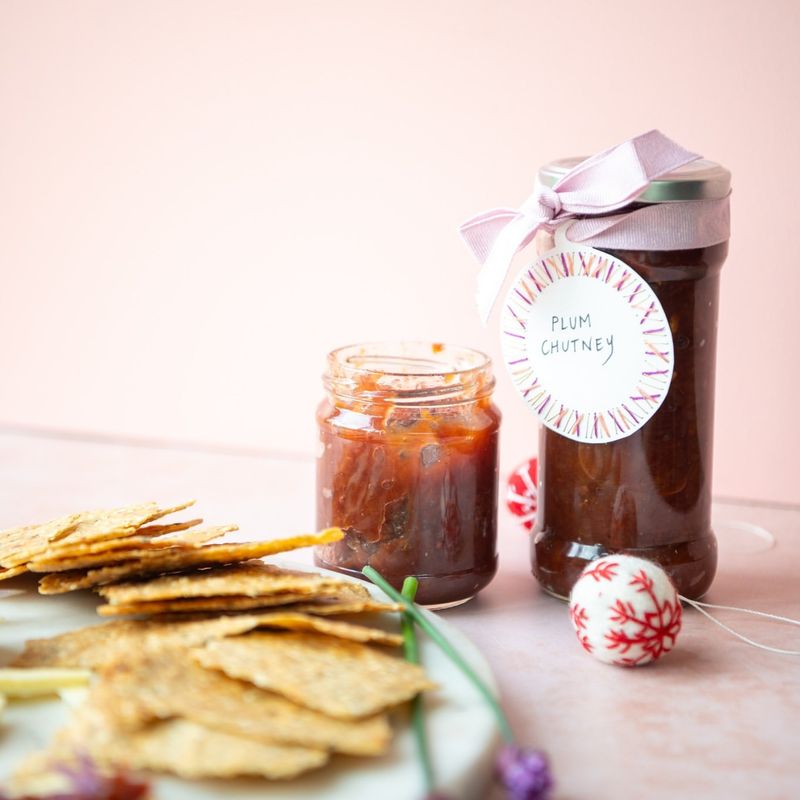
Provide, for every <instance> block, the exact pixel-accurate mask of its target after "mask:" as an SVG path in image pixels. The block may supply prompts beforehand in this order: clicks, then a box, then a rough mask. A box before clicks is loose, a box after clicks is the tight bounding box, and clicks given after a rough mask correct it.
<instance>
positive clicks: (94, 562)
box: [28, 525, 239, 572]
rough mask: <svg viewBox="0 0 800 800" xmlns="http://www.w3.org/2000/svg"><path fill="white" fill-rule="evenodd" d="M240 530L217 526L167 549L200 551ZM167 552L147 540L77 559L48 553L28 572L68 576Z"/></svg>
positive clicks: (177, 538) (179, 538)
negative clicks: (133, 545)
mask: <svg viewBox="0 0 800 800" xmlns="http://www.w3.org/2000/svg"><path fill="white" fill-rule="evenodd" d="M236 530H239V527H238V525H214V526H212V527H210V528H204V529H202V530H195V531H189V532H188V533H183V534H178V533H176V534H172V535H170V536H169V537H165V538H166V539H167V545H166V548H164V549H167V548H174V549H178V550H183V549H187V550H188V549H198V548H199V547H200V546H201V545H203V544H205V543H206V542H208V541H210V540H211V539H218V538H220V537H221V536H225V535H226V534H228V533H231V532H232V531H236ZM135 538H137V537H135V536H131V537H130V539H131V540H132V539H135ZM115 541H125V539H122V540H115ZM164 549H162V548H158V547H156V548H154V547H153V546H152V543H151V541H150V540H149V539H145V540H144V541H143V542H142V544H141V545H140V546H139V547H131V548H124V549H115V550H105V551H102V552H99V553H84V554H83V555H80V554H78V555H75V556H65V555H63V554H62V553H57V554H54V555H51V554H50V552H49V551H48V552H46V553H43V554H41V555H40V556H38V557H37V558H35V559H34V560H32V561H31V562H30V563H29V564H28V569H29V570H30V571H31V572H66V571H68V570H75V569H92V568H95V567H102V566H105V565H108V564H115V563H117V562H127V561H135V560H138V559H140V558H142V557H144V556H149V555H153V554H154V551H155V553H156V554H158V555H161V554H162V553H164Z"/></svg>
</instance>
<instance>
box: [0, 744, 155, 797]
mask: <svg viewBox="0 0 800 800" xmlns="http://www.w3.org/2000/svg"><path fill="white" fill-rule="evenodd" d="M54 768H55V769H56V770H57V771H58V772H60V773H61V774H62V775H64V776H65V777H66V778H68V779H69V781H70V783H71V784H72V788H71V789H70V790H68V791H67V792H66V793H63V792H59V793H58V794H51V795H48V796H47V797H29V796H26V797H23V798H21V800H145V799H146V798H147V797H149V796H150V794H149V791H150V790H149V787H148V785H147V784H146V783H142V782H140V781H138V780H133V779H130V778H128V777H127V776H126V775H125V774H124V773H122V772H115V773H113V774H111V775H105V774H103V772H101V771H100V770H99V769H98V768H97V766H96V765H95V763H94V762H93V761H92V759H91V758H90V757H89V756H87V755H83V754H81V755H78V763H77V764H76V765H75V766H74V767H73V766H67V765H66V764H57V765H54ZM0 800H6V795H4V794H3V793H2V792H0Z"/></svg>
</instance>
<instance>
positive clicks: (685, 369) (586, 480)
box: [531, 159, 730, 598]
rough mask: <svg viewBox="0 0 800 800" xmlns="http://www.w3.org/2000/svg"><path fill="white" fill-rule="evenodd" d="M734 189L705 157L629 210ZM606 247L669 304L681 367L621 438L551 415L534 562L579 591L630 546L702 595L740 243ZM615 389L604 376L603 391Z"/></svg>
mask: <svg viewBox="0 0 800 800" xmlns="http://www.w3.org/2000/svg"><path fill="white" fill-rule="evenodd" d="M577 161H578V159H566V160H563V161H560V162H554V163H553V164H550V165H548V166H547V167H545V168H544V169H543V170H542V171H541V172H540V173H539V180H540V181H541V182H542V183H543V184H544V185H546V186H553V185H554V184H555V183H556V182H557V180H558V179H559V178H560V177H561V176H562V175H563V174H564V173H565V172H566V171H567V170H568V169H570V168H571V167H572V166H574V165H575V163H577ZM729 192H730V173H729V172H728V171H727V170H726V169H724V168H723V167H721V166H720V165H718V164H715V163H713V162H710V161H706V160H700V161H696V162H694V163H692V164H689V165H687V166H684V167H682V168H680V169H678V170H676V171H675V172H673V173H669V174H667V175H665V176H663V177H662V178H659V179H657V180H655V181H653V182H652V183H651V184H650V186H649V187H648V188H647V189H646V190H645V191H644V193H643V194H642V195H640V196H639V197H637V198H636V203H635V204H632V205H631V206H629V207H627V209H622V210H621V211H622V212H623V213H624V212H625V211H626V210H631V209H636V208H641V207H644V206H645V205H646V204H655V203H672V202H680V203H687V204H691V203H697V204H698V205H697V207H698V209H700V206H701V204H702V203H703V201H706V200H711V201H724V200H725V199H726V198H727V196H728V194H729ZM691 209H692V206H691V205H689V206H688V210H689V212H690V213H691ZM616 213H620V212H616ZM699 224H700V223H698V225H699ZM552 247H553V238H552V237H551V236H548V235H545V236H541V237H539V238H538V240H537V248H538V249H539V251H540V253H541V252H544V251H548V250H550V249H551V248H552ZM595 247H596V248H597V250H598V251H599V252H600V253H605V254H607V255H608V256H610V257H612V258H613V259H617V260H618V262H622V267H623V268H629V269H632V271H631V273H630V274H631V276H636V277H635V280H639V279H640V278H641V279H643V281H644V282H645V283H646V287H643V290H647V287H649V290H650V291H651V292H652V294H653V295H654V296H655V298H657V302H655V303H652V305H653V306H658V305H659V304H660V308H659V309H658V310H659V313H661V312H662V310H663V320H664V321H665V323H666V324H667V326H668V331H667V335H668V336H670V337H671V340H670V342H669V345H670V346H669V348H668V349H669V350H670V356H671V357H673V358H674V361H673V363H672V364H671V365H669V364H668V363H667V359H666V358H665V362H664V364H662V365H661V366H662V367H663V371H664V372H665V373H669V375H668V376H667V378H668V383H667V388H666V393H665V396H663V399H661V398H659V399H660V405H659V406H658V408H657V410H655V411H654V413H653V414H652V416H651V417H649V418H648V419H647V420H646V422H645V423H644V424H641V425H638V424H636V423H634V424H632V425H631V432H629V433H626V434H625V435H622V436H620V437H618V438H616V439H615V440H613V441H606V442H598V443H595V442H587V441H579V440H576V439H575V438H569V437H568V436H566V435H563V434H562V432H559V431H557V430H553V429H552V427H547V426H546V425H542V426H541V429H540V440H539V459H540V464H539V482H540V486H539V512H538V520H537V526H536V531H535V536H534V538H533V540H532V544H531V555H532V564H533V573H534V575H535V576H536V578H537V579H538V580H539V582H540V583H541V584H542V586H543V587H544V588H545V589H546V590H547V591H549V592H551V593H553V594H556V595H558V596H567V595H568V594H569V592H570V589H571V588H572V585H573V584H574V583H575V581H576V580H577V578H578V575H579V574H580V572H581V570H582V569H583V568H584V566H585V565H586V564H587V563H588V562H589V561H591V560H593V559H594V558H598V557H600V556H602V555H605V554H608V553H615V552H624V553H629V554H632V555H636V556H639V557H641V558H647V559H650V560H652V561H655V562H657V563H659V564H660V565H661V566H662V567H663V568H664V569H665V570H666V571H667V573H668V574H669V575H670V577H671V578H672V580H673V582H674V583H675V585H676V586H677V588H678V591H679V592H680V593H681V594H683V595H686V596H688V597H690V598H697V597H700V596H702V595H703V594H704V593H705V592H706V591H707V589H708V588H709V586H710V585H711V582H712V580H713V578H714V574H715V570H716V563H717V544H716V539H715V537H714V533H713V531H712V529H711V466H712V452H713V423H714V371H715V360H716V339H717V307H718V298H719V279H720V270H721V268H722V265H723V262H724V261H725V257H726V255H727V252H728V242H727V240H724V241H716V242H713V243H710V244H709V245H708V246H705V247H697V248H694V249H676V250H644V249H637V250H631V249H626V250H620V249H612V248H610V247H603V246H602V245H595ZM640 297H641V295H640V296H639V298H637V301H636V302H641V300H640ZM554 318H555V317H554ZM648 326H649V327H653V326H652V325H650V322H649V320H648V325H645V326H644V327H645V328H646V327H648ZM568 335H569V336H572V335H575V336H579V334H572V333H570V334H568ZM570 341H571V340H570ZM576 341H579V339H576ZM618 344H619V343H618ZM666 349H667V348H665V350H666ZM612 352H613V349H612ZM604 357H605V356H604ZM645 374H646V373H645ZM603 388H604V387H602V386H600V385H599V384H597V385H596V386H595V390H596V391H597V393H598V394H599V393H600V391H601V390H602V389H603ZM634 399H641V398H634Z"/></svg>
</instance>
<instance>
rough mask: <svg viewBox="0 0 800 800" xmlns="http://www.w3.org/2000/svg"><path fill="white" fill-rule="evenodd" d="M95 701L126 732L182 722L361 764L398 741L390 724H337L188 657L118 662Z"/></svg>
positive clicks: (168, 654)
mask: <svg viewBox="0 0 800 800" xmlns="http://www.w3.org/2000/svg"><path fill="white" fill-rule="evenodd" d="M92 697H93V699H94V701H95V702H97V703H99V704H101V705H102V706H103V707H104V708H106V709H108V710H109V713H110V714H111V715H112V716H113V718H114V724H115V726H116V727H118V728H120V729H125V730H131V729H133V730H135V729H137V728H141V727H142V726H143V725H146V724H147V723H149V722H151V721H152V720H153V719H169V718H171V717H183V718H186V719H189V720H191V721H193V722H196V723H198V724H199V725H205V726H207V727H209V728H212V729H214V730H220V731H225V732H227V733H231V734H234V735H239V736H244V737H247V738H249V739H257V740H259V741H265V742H278V743H282V744H295V745H301V746H303V747H311V748H319V749H323V750H334V751H338V752H341V753H349V754H351V755H362V756H364V755H380V754H381V753H384V752H385V751H386V748H387V747H388V744H389V740H390V735H391V731H390V728H389V724H388V720H387V719H386V717H385V716H376V717H370V718H368V719H365V720H341V719H333V718H332V717H328V716H326V715H324V714H320V713H318V712H316V711H311V710H310V709H307V708H303V707H302V706H298V705H296V704H295V703H292V702H291V701H290V700H286V699H285V698H283V697H281V696H279V695H276V694H273V693H272V692H265V691H264V690H263V689H259V688H257V687H255V686H253V685H252V684H251V683H246V682H243V681H237V680H234V679H233V678H229V677H227V676H226V675H224V674H223V673H221V672H218V671H217V670H211V669H205V668H204V667H201V666H200V665H199V664H197V663H196V662H194V661H193V660H192V658H191V657H190V656H189V655H188V653H186V652H173V651H170V652H166V651H161V652H159V653H154V654H149V655H146V656H145V657H143V658H136V659H133V660H125V661H119V662H116V663H114V664H112V665H110V666H109V667H107V668H106V669H105V670H104V671H103V673H102V675H101V677H100V680H99V682H98V684H97V685H96V687H95V688H94V689H93V690H92Z"/></svg>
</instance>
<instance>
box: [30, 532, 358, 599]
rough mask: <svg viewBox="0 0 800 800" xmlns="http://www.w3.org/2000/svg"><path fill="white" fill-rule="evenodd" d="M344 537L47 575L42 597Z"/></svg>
mask: <svg viewBox="0 0 800 800" xmlns="http://www.w3.org/2000/svg"><path fill="white" fill-rule="evenodd" d="M343 537H344V531H342V529H341V528H327V529H326V530H324V531H320V533H311V534H303V535H300V536H293V537H291V538H288V539H273V540H271V541H265V542H239V543H231V544H209V545H206V546H205V547H198V548H195V549H193V550H182V551H179V552H175V551H173V550H165V551H161V552H154V553H147V554H146V555H144V556H141V557H140V558H138V559H135V560H131V561H128V562H125V563H123V564H119V565H115V566H110V567H103V568H100V569H93V570H91V569H90V570H89V571H88V572H85V573H81V572H80V571H79V570H78V571H74V572H72V573H71V574H69V575H68V577H67V579H65V580H64V581H56V580H53V581H50V580H48V579H49V578H54V577H56V576H52V575H48V576H47V578H45V579H44V580H42V581H41V582H40V584H39V591H40V592H41V593H42V594H59V593H61V592H69V591H73V590H74V589H89V588H92V587H94V586H102V585H103V584H106V583H114V582H117V581H121V580H123V579H125V578H130V577H133V576H142V577H144V576H146V575H157V574H159V573H167V572H181V571H183V570H188V569H193V568H195V567H210V566H215V565H219V564H231V563H236V562H239V561H247V560H249V559H251V558H261V557H263V556H269V555H274V554H275V553H283V552H286V551H288V550H295V549H297V548H299V547H310V546H313V545H318V544H324V543H327V542H338V541H339V540H340V539H342V538H343Z"/></svg>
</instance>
